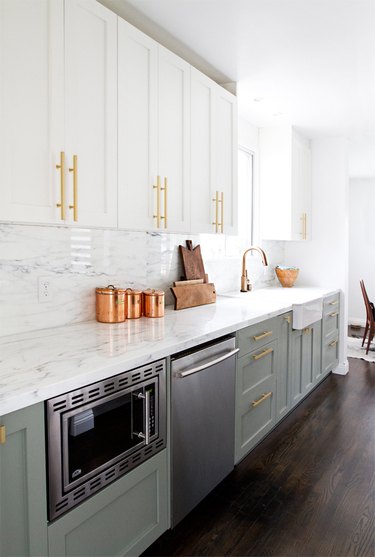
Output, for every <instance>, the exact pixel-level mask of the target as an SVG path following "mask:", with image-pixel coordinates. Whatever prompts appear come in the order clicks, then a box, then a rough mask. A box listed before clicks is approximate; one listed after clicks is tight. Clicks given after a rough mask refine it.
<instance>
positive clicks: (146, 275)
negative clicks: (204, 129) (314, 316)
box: [0, 224, 284, 336]
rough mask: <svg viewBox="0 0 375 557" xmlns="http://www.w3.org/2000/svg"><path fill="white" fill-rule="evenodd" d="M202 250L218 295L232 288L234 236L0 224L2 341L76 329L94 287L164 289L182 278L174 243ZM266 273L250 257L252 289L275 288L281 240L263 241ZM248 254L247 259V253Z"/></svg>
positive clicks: (237, 256) (236, 267) (91, 308)
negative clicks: (42, 283)
mask: <svg viewBox="0 0 375 557" xmlns="http://www.w3.org/2000/svg"><path fill="white" fill-rule="evenodd" d="M186 239H191V240H192V241H193V244H194V245H196V244H198V243H199V244H200V245H201V249H202V255H203V260H204V265H205V270H206V272H207V273H208V275H209V279H210V282H214V283H215V285H216V289H217V292H218V293H220V292H228V291H231V290H237V289H238V288H239V285H240V275H241V259H242V253H243V251H244V249H246V247H248V245H247V243H246V241H244V240H243V239H241V238H239V237H231V236H225V235H220V236H216V235H212V234H207V235H186V234H184V235H180V234H165V233H159V232H133V231H122V230H102V229H83V228H68V227H55V226H29V225H19V224H0V336H4V335H9V334H14V333H20V332H24V331H30V330H35V329H44V328H49V327H56V326H60V325H66V324H69V323H78V322H81V321H88V320H92V319H94V318H95V287H97V286H107V285H108V284H115V285H116V286H120V287H122V288H124V287H125V288H126V287H131V288H140V289H145V288H161V289H162V290H164V291H165V292H166V303H167V304H171V303H172V302H173V300H172V295H171V294H170V290H169V288H170V286H171V285H172V282H173V281H174V280H178V279H179V278H180V277H181V275H182V269H181V266H180V261H179V256H178V245H179V244H182V245H185V241H186ZM262 247H263V248H264V250H265V251H266V253H267V257H268V260H269V264H270V265H269V268H267V269H265V268H264V267H263V266H262V264H261V262H260V258H259V256H258V255H255V256H254V257H251V258H250V257H249V261H248V269H249V277H250V280H251V282H253V283H254V285H255V287H260V286H264V285H267V284H273V283H274V280H275V278H274V272H273V268H274V266H275V265H277V264H281V263H283V259H284V249H283V243H281V242H264V243H263V244H262ZM249 255H250V254H249ZM40 278H42V279H47V280H48V281H49V284H50V292H51V297H50V299H49V300H48V301H44V302H39V299H38V281H39V279H40Z"/></svg>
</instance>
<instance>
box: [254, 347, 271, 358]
mask: <svg viewBox="0 0 375 557" xmlns="http://www.w3.org/2000/svg"><path fill="white" fill-rule="evenodd" d="M271 352H273V348H267V349H266V350H263V352H261V353H260V354H254V356H253V358H254V360H260V359H261V358H264V356H267V355H268V354H271Z"/></svg>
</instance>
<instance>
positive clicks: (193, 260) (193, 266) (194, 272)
mask: <svg viewBox="0 0 375 557" xmlns="http://www.w3.org/2000/svg"><path fill="white" fill-rule="evenodd" d="M186 246H187V247H186V248H184V246H179V251H180V255H181V259H182V266H183V269H184V273H185V278H186V279H187V280H192V279H203V280H204V282H207V277H206V273H205V270H204V265H203V260H202V254H201V247H200V246H199V245H198V246H195V248H194V249H193V242H192V241H191V240H186Z"/></svg>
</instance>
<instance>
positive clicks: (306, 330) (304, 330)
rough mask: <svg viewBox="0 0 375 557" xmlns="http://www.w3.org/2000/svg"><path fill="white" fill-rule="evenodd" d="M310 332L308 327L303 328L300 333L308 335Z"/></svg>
mask: <svg viewBox="0 0 375 557" xmlns="http://www.w3.org/2000/svg"><path fill="white" fill-rule="evenodd" d="M310 331H311V329H310V327H305V328H304V329H303V330H302V332H303V334H304V335H309V334H310Z"/></svg>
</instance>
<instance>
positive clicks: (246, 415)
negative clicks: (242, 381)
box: [235, 377, 276, 463]
mask: <svg viewBox="0 0 375 557" xmlns="http://www.w3.org/2000/svg"><path fill="white" fill-rule="evenodd" d="M275 387H276V381H275V377H268V378H267V379H264V380H263V381H262V382H261V383H258V384H257V385H256V386H255V387H253V388H252V389H251V391H250V392H248V393H247V394H246V395H241V396H240V400H239V401H238V404H237V412H236V435H235V441H236V442H235V447H236V451H235V452H236V463H237V462H239V461H240V460H241V459H242V458H243V457H244V456H246V455H247V453H248V452H249V451H250V450H251V449H252V448H253V447H254V446H255V445H256V444H257V443H259V441H261V440H262V439H263V437H264V436H265V435H266V434H267V433H268V432H269V431H270V430H271V429H272V427H273V426H274V424H275V398H276V397H275Z"/></svg>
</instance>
